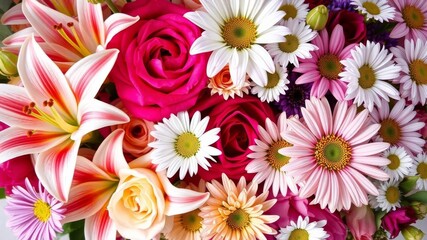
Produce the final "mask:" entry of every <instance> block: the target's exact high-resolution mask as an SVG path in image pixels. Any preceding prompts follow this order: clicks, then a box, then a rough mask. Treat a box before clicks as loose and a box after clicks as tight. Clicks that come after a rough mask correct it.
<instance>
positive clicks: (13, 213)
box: [4, 178, 65, 240]
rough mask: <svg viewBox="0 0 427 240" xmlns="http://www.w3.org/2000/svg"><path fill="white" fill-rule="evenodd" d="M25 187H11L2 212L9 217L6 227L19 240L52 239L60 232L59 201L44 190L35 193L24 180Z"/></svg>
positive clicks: (62, 211)
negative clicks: (10, 192)
mask: <svg viewBox="0 0 427 240" xmlns="http://www.w3.org/2000/svg"><path fill="white" fill-rule="evenodd" d="M25 188H26V189H24V188H23V187H21V186H17V187H14V188H13V189H12V194H11V195H10V198H8V199H7V206H6V207H5V208H4V210H5V212H6V213H7V214H8V215H9V216H10V219H9V221H8V222H7V226H8V227H9V228H11V229H12V231H13V232H14V233H15V234H16V235H17V236H18V239H46V240H52V239H55V237H56V233H58V232H62V231H63V230H62V225H61V222H60V221H61V220H62V219H63V218H64V215H63V213H64V211H65V209H62V208H61V207H62V202H60V201H59V200H57V199H55V198H54V197H52V196H51V195H50V194H49V193H48V192H47V191H46V190H42V189H41V185H40V184H39V189H38V192H36V190H35V189H34V187H33V186H31V183H30V181H29V180H28V178H26V179H25Z"/></svg>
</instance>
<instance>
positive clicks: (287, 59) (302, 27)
mask: <svg viewBox="0 0 427 240" xmlns="http://www.w3.org/2000/svg"><path fill="white" fill-rule="evenodd" d="M280 24H281V25H283V26H285V27H287V28H289V30H290V33H289V34H286V36H285V38H286V40H285V41H282V42H279V43H271V44H267V45H266V46H265V48H266V49H267V50H268V53H269V54H270V55H271V56H272V57H273V59H274V61H275V62H278V63H279V64H280V65H282V66H283V67H286V66H287V65H288V63H292V64H293V65H294V66H296V67H298V66H299V62H298V58H302V59H306V58H311V54H310V51H314V50H317V49H319V48H318V47H317V46H316V45H314V44H311V43H309V42H310V41H311V40H313V39H314V38H315V37H316V36H317V33H316V32H313V30H311V28H310V27H309V26H308V25H306V24H305V22H300V21H299V20H298V19H290V20H288V21H281V22H280Z"/></svg>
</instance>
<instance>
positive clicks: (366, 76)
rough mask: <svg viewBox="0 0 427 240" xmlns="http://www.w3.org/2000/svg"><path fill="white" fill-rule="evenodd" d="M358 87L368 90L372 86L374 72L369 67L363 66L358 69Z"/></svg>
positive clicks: (374, 79) (374, 77)
mask: <svg viewBox="0 0 427 240" xmlns="http://www.w3.org/2000/svg"><path fill="white" fill-rule="evenodd" d="M359 74H360V77H359V85H360V87H361V88H363V89H368V88H371V87H372V86H374V84H375V81H376V79H377V78H376V76H375V72H374V70H373V69H372V68H371V67H370V66H369V65H363V66H362V67H360V68H359Z"/></svg>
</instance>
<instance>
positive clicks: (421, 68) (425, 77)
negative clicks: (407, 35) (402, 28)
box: [390, 39, 427, 105]
mask: <svg viewBox="0 0 427 240" xmlns="http://www.w3.org/2000/svg"><path fill="white" fill-rule="evenodd" d="M404 46H405V48H402V47H401V46H398V47H393V48H391V49H390V50H391V52H392V53H393V54H394V56H395V61H396V63H397V65H398V66H400V67H401V68H402V71H401V75H400V76H399V77H398V78H396V79H395V80H394V81H393V82H394V83H399V84H400V94H401V96H402V97H403V98H407V99H409V100H411V102H412V104H414V105H415V104H418V103H421V104H423V105H424V104H425V103H426V101H427V43H426V42H425V41H421V40H420V39H417V41H416V42H414V41H413V40H411V41H409V40H405V45H404Z"/></svg>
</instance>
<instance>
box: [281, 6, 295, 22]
mask: <svg viewBox="0 0 427 240" xmlns="http://www.w3.org/2000/svg"><path fill="white" fill-rule="evenodd" d="M279 10H282V11H284V12H285V13H286V15H285V16H284V17H283V19H284V20H288V19H289V18H293V19H295V18H296V17H297V13H298V10H297V9H296V8H295V6H294V5H292V4H285V5H282V6H281V7H280V8H279Z"/></svg>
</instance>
